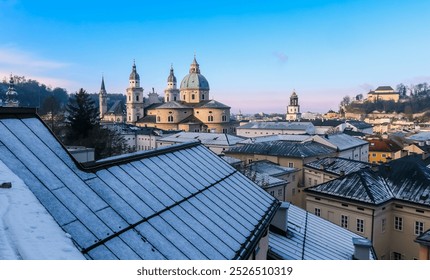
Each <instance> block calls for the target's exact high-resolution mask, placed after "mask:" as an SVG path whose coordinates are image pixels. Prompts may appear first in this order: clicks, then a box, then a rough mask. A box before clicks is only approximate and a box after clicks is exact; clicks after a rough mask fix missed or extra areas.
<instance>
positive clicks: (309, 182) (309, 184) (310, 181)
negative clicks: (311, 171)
mask: <svg viewBox="0 0 430 280" xmlns="http://www.w3.org/2000/svg"><path fill="white" fill-rule="evenodd" d="M310 186H312V178H308V187H310Z"/></svg>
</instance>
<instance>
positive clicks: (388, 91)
mask: <svg viewBox="0 0 430 280" xmlns="http://www.w3.org/2000/svg"><path fill="white" fill-rule="evenodd" d="M399 98H400V94H399V93H398V92H395V91H394V89H393V88H392V87H390V86H381V87H378V88H377V89H375V90H373V91H369V93H368V94H367V101H369V102H376V101H389V100H393V101H394V102H398V101H399Z"/></svg>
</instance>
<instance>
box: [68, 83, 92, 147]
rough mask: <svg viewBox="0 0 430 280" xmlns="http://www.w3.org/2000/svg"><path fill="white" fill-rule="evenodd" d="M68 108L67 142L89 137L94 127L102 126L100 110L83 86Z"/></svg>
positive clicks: (77, 141)
mask: <svg viewBox="0 0 430 280" xmlns="http://www.w3.org/2000/svg"><path fill="white" fill-rule="evenodd" d="M66 110H67V119H66V123H67V125H68V127H69V129H68V132H67V135H66V142H69V143H79V142H81V141H80V140H83V139H86V138H88V136H89V134H90V131H91V130H92V129H94V128H96V127H98V126H100V118H99V110H98V108H97V107H96V106H95V103H94V101H93V100H92V99H91V98H90V95H89V94H88V93H87V92H86V91H85V90H84V89H82V88H81V89H80V90H79V91H78V92H76V93H75V94H74V96H73V97H72V98H70V100H69V104H68V105H67V108H66Z"/></svg>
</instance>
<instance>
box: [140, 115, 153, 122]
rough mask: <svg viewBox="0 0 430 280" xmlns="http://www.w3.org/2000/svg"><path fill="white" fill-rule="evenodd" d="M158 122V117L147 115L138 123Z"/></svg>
mask: <svg viewBox="0 0 430 280" xmlns="http://www.w3.org/2000/svg"><path fill="white" fill-rule="evenodd" d="M155 122H156V116H155V115H147V116H144V117H143V118H140V119H139V120H138V121H137V123H155Z"/></svg>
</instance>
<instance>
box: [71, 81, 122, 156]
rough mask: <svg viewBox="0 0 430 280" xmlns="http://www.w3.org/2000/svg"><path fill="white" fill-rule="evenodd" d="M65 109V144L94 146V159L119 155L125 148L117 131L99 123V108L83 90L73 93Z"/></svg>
mask: <svg viewBox="0 0 430 280" xmlns="http://www.w3.org/2000/svg"><path fill="white" fill-rule="evenodd" d="M66 109H67V112H66V114H67V119H66V124H67V132H66V137H65V141H64V142H65V144H66V145H77V146H85V147H87V148H94V149H95V158H96V159H100V158H105V157H110V156H114V155H119V154H122V153H124V152H125V151H126V150H127V145H126V141H125V139H124V138H123V137H122V135H121V134H120V133H119V132H117V131H116V130H110V129H108V128H105V127H102V126H101V125H100V118H99V110H98V108H97V107H96V106H95V102H94V99H93V98H91V96H90V95H89V94H88V93H87V92H86V91H85V90H83V89H80V90H79V92H77V93H75V95H74V96H73V97H72V98H70V100H69V104H68V105H67V108H66Z"/></svg>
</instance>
